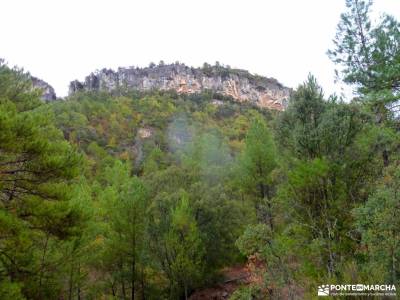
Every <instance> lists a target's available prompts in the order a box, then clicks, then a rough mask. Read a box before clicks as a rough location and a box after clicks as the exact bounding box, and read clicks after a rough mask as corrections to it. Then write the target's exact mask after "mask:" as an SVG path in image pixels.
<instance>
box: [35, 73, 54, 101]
mask: <svg viewBox="0 0 400 300" xmlns="http://www.w3.org/2000/svg"><path fill="white" fill-rule="evenodd" d="M31 80H32V85H33V87H34V88H37V89H41V90H42V100H43V101H46V102H49V101H53V100H56V99H57V95H56V92H55V91H54V88H53V87H52V86H51V85H50V84H48V83H47V82H46V81H43V80H41V79H39V78H36V77H33V76H31Z"/></svg>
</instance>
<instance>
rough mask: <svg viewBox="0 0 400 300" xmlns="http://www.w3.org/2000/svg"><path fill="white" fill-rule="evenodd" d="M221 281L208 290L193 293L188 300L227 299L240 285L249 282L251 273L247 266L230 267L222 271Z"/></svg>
mask: <svg viewBox="0 0 400 300" xmlns="http://www.w3.org/2000/svg"><path fill="white" fill-rule="evenodd" d="M222 274H223V280H222V281H221V282H220V283H219V284H217V285H215V286H213V287H210V288H206V289H202V290H199V291H196V292H194V293H193V294H192V295H191V296H190V297H189V299H190V300H206V299H207V300H223V299H228V298H229V296H230V295H232V293H233V292H234V291H235V290H236V289H237V288H239V287H240V286H242V285H247V284H249V283H250V282H251V273H250V271H249V269H248V267H247V265H240V266H235V267H230V268H226V269H224V270H222Z"/></svg>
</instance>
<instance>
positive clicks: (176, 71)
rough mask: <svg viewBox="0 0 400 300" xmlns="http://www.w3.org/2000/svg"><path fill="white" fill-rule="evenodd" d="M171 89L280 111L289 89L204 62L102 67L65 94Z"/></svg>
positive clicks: (245, 72) (245, 73)
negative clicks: (208, 93) (198, 64)
mask: <svg viewBox="0 0 400 300" xmlns="http://www.w3.org/2000/svg"><path fill="white" fill-rule="evenodd" d="M81 90H84V91H100V90H104V91H109V92H113V91H126V90H139V91H149V90H175V91H177V92H178V93H187V94H193V93H200V92H202V91H205V90H211V91H213V92H216V93H220V94H222V95H224V96H230V97H232V98H233V99H235V100H236V101H239V102H247V101H248V102H251V103H253V104H255V105H257V106H259V107H265V108H270V109H277V110H283V109H285V107H286V105H287V99H288V98H289V94H290V91H291V90H290V89H289V88H287V87H285V86H283V85H282V84H280V83H279V82H278V81H277V80H276V79H273V78H266V77H262V76H257V75H252V74H250V73H249V72H247V71H244V70H238V69H230V68H227V67H222V66H210V65H207V64H205V65H204V67H203V68H191V67H188V66H185V65H183V64H179V63H175V64H171V65H164V64H160V65H158V66H155V65H153V66H150V67H148V68H134V67H130V68H118V70H117V71H113V70H108V69H103V70H100V71H97V72H95V73H92V74H90V75H89V76H87V77H86V78H85V81H84V82H79V81H77V80H75V81H72V82H71V83H70V86H69V94H70V95H71V94H74V93H75V92H77V91H81Z"/></svg>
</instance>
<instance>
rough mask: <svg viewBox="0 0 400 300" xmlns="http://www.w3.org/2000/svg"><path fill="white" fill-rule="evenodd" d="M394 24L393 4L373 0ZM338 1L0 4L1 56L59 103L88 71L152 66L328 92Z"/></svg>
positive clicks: (42, 0)
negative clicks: (220, 71) (217, 67)
mask: <svg viewBox="0 0 400 300" xmlns="http://www.w3.org/2000/svg"><path fill="white" fill-rule="evenodd" d="M375 2H376V3H375V4H374V5H373V18H378V17H379V15H381V14H382V13H383V12H386V13H389V14H392V15H394V16H396V17H397V18H398V19H400V0H376V1H375ZM344 3H345V1H344V0H197V1H194V0H141V1H139V0H113V1H111V0H35V1H32V0H1V2H0V57H1V58H4V59H5V60H6V61H7V62H8V63H9V65H12V66H13V65H17V66H19V67H23V68H24V69H25V70H27V71H29V72H30V73H31V74H32V75H34V76H36V77H39V78H41V79H43V80H45V81H47V82H48V83H50V84H51V85H52V86H53V87H54V88H55V90H56V92H57V95H58V96H66V95H67V93H68V84H69V82H70V81H72V80H74V79H79V80H83V79H84V77H85V76H87V75H89V74H90V73H91V72H93V71H95V70H98V69H102V68H112V69H117V68H118V67H119V66H121V67H128V66H139V67H144V66H148V65H149V63H150V62H155V63H158V62H159V61H160V60H163V61H164V62H166V63H173V62H175V61H180V62H182V63H185V64H187V65H189V66H194V67H198V66H202V64H203V63H204V62H208V63H211V64H213V63H214V62H216V61H219V62H220V63H222V64H225V65H230V66H231V67H233V68H241V69H246V70H248V71H250V72H251V73H253V74H259V75H263V76H267V77H274V78H276V79H278V80H279V81H280V82H281V83H283V84H284V85H286V86H288V87H293V88H295V87H296V86H298V85H299V84H301V83H302V82H303V81H304V80H305V79H306V77H307V75H308V73H312V74H313V75H315V76H316V77H317V80H318V81H319V83H320V85H321V86H322V87H323V88H324V90H325V93H326V94H332V93H334V92H336V93H338V94H341V93H345V94H346V95H348V90H347V89H343V85H341V84H335V83H334V79H335V78H334V69H335V66H334V65H333V64H332V63H331V62H330V60H329V58H328V57H327V55H326V51H327V50H328V49H329V48H331V47H332V39H333V37H334V35H335V32H336V26H337V23H338V22H339V18H340V14H341V12H343V11H344V9H345V4H344Z"/></svg>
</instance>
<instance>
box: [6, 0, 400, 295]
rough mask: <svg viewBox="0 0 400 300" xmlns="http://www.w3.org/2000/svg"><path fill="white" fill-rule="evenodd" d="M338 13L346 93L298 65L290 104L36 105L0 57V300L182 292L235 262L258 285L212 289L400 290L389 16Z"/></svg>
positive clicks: (397, 34)
mask: <svg viewBox="0 0 400 300" xmlns="http://www.w3.org/2000/svg"><path fill="white" fill-rule="evenodd" d="M347 8H348V11H347V12H345V13H344V14H343V15H342V19H341V21H340V23H339V26H338V34H337V37H336V38H335V48H334V49H331V50H330V51H329V55H330V57H331V58H332V60H334V61H335V62H336V63H337V65H338V67H339V68H340V74H339V75H340V76H341V77H342V79H343V80H344V81H345V82H347V83H348V84H349V85H351V86H352V87H354V89H355V92H356V96H355V97H354V99H352V100H351V101H343V100H342V99H341V98H339V97H338V96H336V95H332V96H328V95H325V94H324V92H323V90H322V89H321V87H320V86H319V85H318V81H317V79H316V78H314V77H313V76H312V75H309V77H308V78H307V79H306V80H305V82H304V83H303V84H301V85H300V86H298V87H297V88H296V89H295V90H293V92H292V93H291V95H290V99H289V101H288V107H287V108H286V109H285V110H284V111H278V110H267V109H265V108H262V107H259V106H257V105H252V104H251V103H250V102H248V103H247V102H244V103H239V102H236V101H235V100H234V99H233V98H231V97H227V96H224V95H220V94H218V93H214V92H211V91H203V92H202V93H196V94H190V95H188V94H179V93H177V92H176V91H147V92H143V91H135V90H129V91H125V92H124V93H120V94H119V95H115V94H112V93H108V92H107V91H84V90H82V91H77V92H76V93H74V94H73V95H71V96H69V97H67V98H66V99H64V100H58V101H51V102H48V103H44V102H43V101H42V100H41V99H40V97H41V91H40V90H38V89H34V88H33V87H32V80H31V77H30V75H29V74H27V73H26V72H24V71H23V70H21V69H19V68H16V67H14V68H13V67H10V66H8V65H7V64H5V63H4V62H1V64H0V299H5V300H7V299H10V300H11V299H190V298H191V297H195V295H196V292H198V291H201V290H203V289H205V288H207V287H213V286H215V285H217V284H221V283H223V282H224V274H223V270H226V269H229V268H230V267H235V266H246V268H249V272H250V273H251V274H250V275H249V276H251V278H253V279H252V280H249V281H247V282H243V284H242V285H240V283H238V284H237V285H236V286H235V288H234V291H229V293H223V295H221V298H219V299H231V300H233V299H241V300H247V299H314V298H316V297H317V296H316V295H317V294H316V291H317V287H318V286H319V285H321V284H327V283H329V284H334V283H338V284H341V283H348V284H351V283H365V284H396V285H397V286H399V285H398V284H399V283H400V219H399V214H400V168H399V163H400V160H399V159H400V157H399V150H400V134H399V130H400V123H399V114H398V110H397V109H398V105H399V93H400V45H399V41H400V26H399V23H398V22H397V21H396V20H395V19H393V18H392V17H390V16H384V17H383V18H382V19H381V21H380V23H378V24H375V25H373V24H371V22H370V20H369V18H368V12H369V9H370V4H369V3H365V2H363V1H357V0H347ZM398 293H399V292H398ZM193 299H194V298H193ZM196 299H198V298H196ZM204 299H206V298H204ZM209 299H210V298H209Z"/></svg>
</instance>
